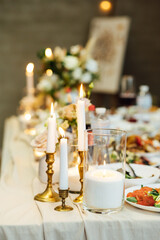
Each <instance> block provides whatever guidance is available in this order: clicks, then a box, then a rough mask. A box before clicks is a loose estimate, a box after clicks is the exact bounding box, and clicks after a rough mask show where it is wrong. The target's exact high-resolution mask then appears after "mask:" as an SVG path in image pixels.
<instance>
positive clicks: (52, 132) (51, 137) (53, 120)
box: [46, 103, 56, 153]
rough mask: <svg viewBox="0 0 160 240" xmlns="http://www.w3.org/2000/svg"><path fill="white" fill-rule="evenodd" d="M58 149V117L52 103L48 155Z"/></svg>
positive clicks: (49, 120)
mask: <svg viewBox="0 0 160 240" xmlns="http://www.w3.org/2000/svg"><path fill="white" fill-rule="evenodd" d="M55 148H56V115H55V112H54V110H53V103H51V116H50V117H49V119H48V135H47V149H46V152H47V153H54V152H55Z"/></svg>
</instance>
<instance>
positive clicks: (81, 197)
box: [73, 151, 86, 203]
mask: <svg viewBox="0 0 160 240" xmlns="http://www.w3.org/2000/svg"><path fill="white" fill-rule="evenodd" d="M78 154H79V157H80V163H79V166H78V170H79V176H80V180H79V181H80V183H81V190H80V195H79V196H78V197H76V198H75V199H74V200H73V202H75V203H82V202H83V167H84V158H85V157H86V151H78Z"/></svg>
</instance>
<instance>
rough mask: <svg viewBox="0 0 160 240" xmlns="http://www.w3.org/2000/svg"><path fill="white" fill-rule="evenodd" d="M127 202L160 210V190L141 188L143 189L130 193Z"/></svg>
mask: <svg viewBox="0 0 160 240" xmlns="http://www.w3.org/2000/svg"><path fill="white" fill-rule="evenodd" d="M126 200H127V201H129V202H133V203H137V204H140V205H144V206H154V207H158V208H160V188H151V187H143V186H141V189H138V190H135V191H133V192H129V193H128V194H127V198H126Z"/></svg>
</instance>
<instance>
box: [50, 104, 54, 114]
mask: <svg viewBox="0 0 160 240" xmlns="http://www.w3.org/2000/svg"><path fill="white" fill-rule="evenodd" d="M53 113H54V107H53V102H52V103H51V117H53Z"/></svg>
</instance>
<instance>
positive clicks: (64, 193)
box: [55, 189, 73, 212]
mask: <svg viewBox="0 0 160 240" xmlns="http://www.w3.org/2000/svg"><path fill="white" fill-rule="evenodd" d="M68 191H69V190H68V189H66V190H61V189H59V196H60V198H62V205H60V206H57V207H56V208H55V210H56V211H59V212H68V211H72V210H73V208H72V207H70V206H68V205H66V204H65V199H66V198H67V197H68Z"/></svg>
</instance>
